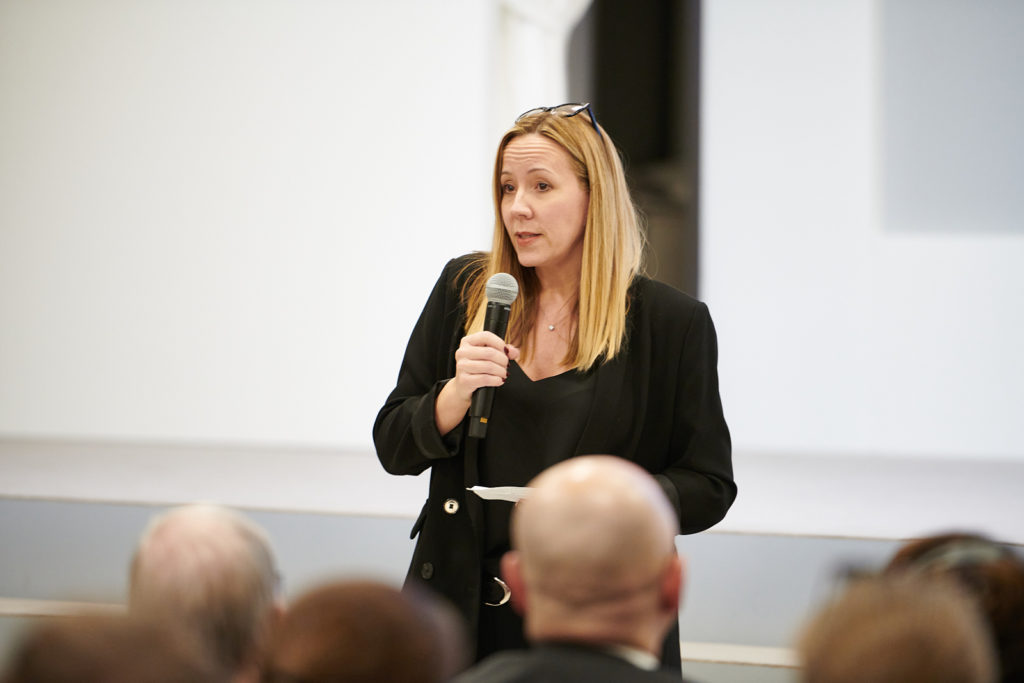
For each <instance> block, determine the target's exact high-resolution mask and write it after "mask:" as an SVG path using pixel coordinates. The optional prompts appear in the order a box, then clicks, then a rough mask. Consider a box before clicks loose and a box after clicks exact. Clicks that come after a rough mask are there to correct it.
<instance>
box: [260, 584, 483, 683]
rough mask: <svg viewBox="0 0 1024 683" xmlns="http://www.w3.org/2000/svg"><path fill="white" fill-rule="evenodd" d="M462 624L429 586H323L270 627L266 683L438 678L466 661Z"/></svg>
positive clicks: (402, 682) (407, 682)
mask: <svg viewBox="0 0 1024 683" xmlns="http://www.w3.org/2000/svg"><path fill="white" fill-rule="evenodd" d="M466 658H467V651H466V643H465V634H464V632H463V631H462V623H461V621H460V619H459V617H457V616H456V615H455V613H454V611H453V608H451V607H450V606H448V605H447V604H445V603H442V602H440V600H439V599H437V598H434V597H433V596H432V595H429V594H427V593H419V592H415V591H409V590H407V591H405V592H400V591H398V590H397V589H395V588H392V587H390V586H386V585H384V584H380V583H377V582H373V581H345V582H337V583H332V584H328V585H325V586H322V587H320V588H317V589H315V590H313V591H311V592H308V593H306V594H305V595H304V596H302V597H300V598H299V599H298V600H296V601H295V602H294V604H292V605H291V606H290V607H289V609H288V611H287V612H286V613H285V615H284V617H283V618H282V620H281V621H280V623H279V624H278V626H277V628H276V629H275V631H274V635H273V638H272V640H271V646H270V649H269V653H268V661H267V663H266V666H265V667H264V677H263V681H264V683H335V682H337V681H345V682H346V683H371V682H380V683H388V682H389V681H394V682H395V683H438V682H440V681H445V680H448V678H450V677H451V676H452V675H453V674H454V673H456V672H457V671H458V670H460V669H462V668H463V667H464V666H465V664H466Z"/></svg>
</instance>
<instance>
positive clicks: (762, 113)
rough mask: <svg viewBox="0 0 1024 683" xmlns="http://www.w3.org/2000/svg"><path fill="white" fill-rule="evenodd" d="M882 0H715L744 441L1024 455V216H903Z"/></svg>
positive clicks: (710, 109)
mask: <svg viewBox="0 0 1024 683" xmlns="http://www.w3.org/2000/svg"><path fill="white" fill-rule="evenodd" d="M990 4H994V5H996V6H998V5H999V3H990ZM1004 6H1005V5H1004ZM878 10H879V5H878V4H877V3H875V2H870V1H869V0H836V1H834V2H817V1H816V0H774V1H773V2H760V1H758V0H747V1H744V0H715V1H714V2H708V3H705V5H704V31H705V32H704V64H703V83H704V109H703V112H702V114H703V123H702V125H703V141H702V144H703V150H702V156H703V176H702V199H701V201H702V211H703V216H702V237H701V239H702V251H701V259H702V261H701V273H702V280H701V292H702V296H703V297H704V298H705V299H706V300H707V301H708V303H709V304H710V306H711V311H712V314H713V315H714V317H715V321H716V325H717V327H718V331H719V338H720V349H721V366H720V370H721V378H722V393H723V398H724V401H725V404H726V411H727V413H726V414H727V415H728V417H729V419H730V425H731V427H732V429H733V435H734V440H735V444H736V446H737V448H738V449H745V450H751V451H796V452H807V453H838V452H843V453H870V454H880V455H897V454H899V455H927V456H943V457H946V456H948V457H968V458H970V457H1000V458H1002V457H1007V458H1024V419H1021V417H1020V413H1021V407H1022V406H1024V360H1022V353H1021V350H1022V349H1024V303H1022V301H1024V269H1022V268H1021V264H1022V263H1024V230H1022V221H1024V218H1022V217H1020V216H1016V217H1011V220H1016V221H1017V223H1016V225H1008V226H1005V229H1004V230H1003V231H993V232H990V233H987V234H986V233H982V234H977V233H974V234H971V233H960V234H958V233H955V232H953V233H951V232H949V231H945V232H935V233H930V232H927V231H923V232H922V231H918V232H913V233H900V232H897V231H894V230H893V228H894V226H887V225H885V224H884V221H883V220H882V212H881V210H880V196H881V192H882V190H883V186H882V182H883V178H884V173H883V172H884V170H885V169H884V168H883V166H882V163H883V160H884V158H885V154H884V152H885V150H884V149H882V147H881V139H882V127H883V124H884V123H885V122H884V121H883V120H882V119H881V115H882V110H883V107H882V104H883V102H881V101H880V97H881V93H882V90H883V87H882V86H883V83H882V79H883V75H884V74H885V68H884V67H885V64H884V63H882V62H881V59H883V56H882V51H881V50H880V35H881V29H882V27H881V25H880V23H879V11H878ZM935 11H941V10H940V9H938V8H937V7H936V8H935ZM1020 15H1021V13H1020V12H1014V13H1011V15H1010V16H1011V18H1012V19H1014V20H1016V19H1017V18H1018V17H1019V16H1020ZM1021 28H1022V29H1024V27H1021ZM1017 34H1018V35H1019V32H1018V33H1017ZM968 37H970V36H968ZM908 38H912V37H910V36H908ZM984 42H985V38H984V37H981V38H979V37H973V38H971V39H969V40H965V43H964V44H960V45H957V46H956V49H958V50H970V49H983V48H984ZM1020 68H1021V67H1020V65H1019V64H1008V65H1006V73H1004V74H995V75H994V77H995V78H999V77H1003V78H1004V79H1009V80H1007V83H1008V84H1009V87H1016V88H1020V87H1022V81H1021V80H1019V79H1015V78H1014V76H1015V75H1019V74H1020ZM938 76H939V75H938V74H937V77H938ZM979 106H982V105H981V104H980V103H979ZM1018 128H1019V127H1018ZM963 134H964V135H970V131H963ZM1017 135H1020V133H1019V130H1018V131H1017ZM1018 184H1019V179H1018ZM979 211H980V209H979Z"/></svg>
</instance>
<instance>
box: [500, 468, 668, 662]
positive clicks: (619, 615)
mask: <svg viewBox="0 0 1024 683" xmlns="http://www.w3.org/2000/svg"><path fill="white" fill-rule="evenodd" d="M530 486H531V488H532V489H533V490H532V491H531V492H530V495H529V497H527V498H526V499H525V500H522V501H520V503H519V504H518V505H517V506H516V509H515V511H514V512H513V515H512V548H513V549H512V550H511V551H510V552H509V553H507V554H506V555H505V557H504V558H503V561H502V573H503V575H504V577H505V579H506V581H507V582H508V583H509V586H510V588H511V590H512V601H513V605H514V606H515V607H516V609H517V610H519V611H520V612H521V613H522V614H523V618H524V622H525V628H526V636H527V638H528V639H530V640H531V641H533V642H545V641H563V642H579V643H586V644H593V645H624V646H628V647H633V648H637V649H640V650H645V651H647V652H650V653H651V654H653V655H656V656H657V655H659V654H660V653H661V648H662V643H663V639H664V637H665V634H666V633H667V632H668V629H669V628H670V627H671V625H672V624H673V623H675V620H676V618H677V615H678V610H679V600H680V593H681V588H682V581H683V567H682V560H681V559H680V558H679V556H678V555H677V554H676V549H675V535H676V533H677V531H678V526H677V522H676V515H675V513H674V511H673V509H672V506H671V504H670V503H669V502H668V500H667V498H666V497H665V494H664V492H663V491H662V489H661V487H660V486H659V485H658V483H657V482H656V481H655V480H654V478H653V477H651V475H649V474H648V473H647V472H645V471H644V470H643V469H641V468H640V467H638V466H636V465H634V464H632V463H630V462H627V461H625V460H622V459H620V458H616V457H613V456H583V457H578V458H572V459H570V460H567V461H564V462H562V463H559V464H557V465H554V466H553V467H551V468H549V469H547V470H545V471H544V472H542V473H541V474H540V475H539V476H537V477H536V478H535V479H534V480H533V481H532V482H530Z"/></svg>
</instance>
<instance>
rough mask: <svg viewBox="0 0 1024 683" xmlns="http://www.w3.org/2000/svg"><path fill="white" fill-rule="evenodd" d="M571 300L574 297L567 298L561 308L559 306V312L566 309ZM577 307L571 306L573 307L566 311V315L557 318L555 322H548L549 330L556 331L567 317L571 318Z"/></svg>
mask: <svg viewBox="0 0 1024 683" xmlns="http://www.w3.org/2000/svg"><path fill="white" fill-rule="evenodd" d="M571 301H572V299H567V300H566V301H565V303H563V304H562V306H561V308H559V309H558V312H559V313H561V312H562V310H563V309H564V308H565V307H566V306H568V305H569V303H570V302H571ZM575 308H576V307H575V306H573V308H571V309H569V310H568V311H566V312H565V314H564V315H562V316H561V317H560V318H558V319H557V320H556V321H555V322H553V323H548V325H547V328H548V331H549V332H554V331H555V329H556V328H557V327H558V326H559V325H561V324H562V323H563V322H565V321H566V319H568V318H569V317H570V316H571V315H572V314H573V310H574V309H575Z"/></svg>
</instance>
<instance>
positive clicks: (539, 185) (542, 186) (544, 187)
mask: <svg viewBox="0 0 1024 683" xmlns="http://www.w3.org/2000/svg"><path fill="white" fill-rule="evenodd" d="M537 189H538V190H540V191H541V192H547V191H548V190H550V189H551V186H550V185H548V184H547V183H545V182H540V183H537Z"/></svg>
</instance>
